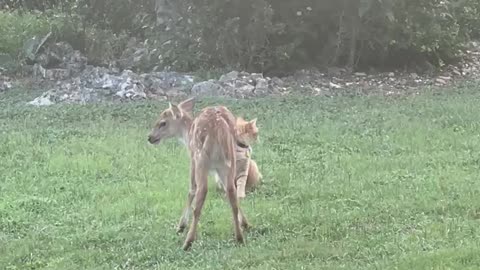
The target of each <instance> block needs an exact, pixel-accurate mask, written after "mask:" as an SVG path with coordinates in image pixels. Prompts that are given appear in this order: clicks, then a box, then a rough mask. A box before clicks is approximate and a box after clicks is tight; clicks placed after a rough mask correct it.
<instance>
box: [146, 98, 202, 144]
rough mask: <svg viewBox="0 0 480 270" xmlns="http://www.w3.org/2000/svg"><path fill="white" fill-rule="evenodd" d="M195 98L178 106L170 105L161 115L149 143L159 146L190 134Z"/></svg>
mask: <svg viewBox="0 0 480 270" xmlns="http://www.w3.org/2000/svg"><path fill="white" fill-rule="evenodd" d="M194 106H195V100H194V98H189V99H187V100H184V101H182V102H180V103H179V104H178V105H174V104H171V103H169V107H168V108H167V109H165V110H164V111H162V112H161V113H160V116H159V117H158V119H157V120H156V122H155V124H154V126H153V128H152V130H151V132H150V134H149V135H148V142H150V143H151V144H159V143H160V141H161V140H164V139H168V138H172V137H175V138H182V137H183V136H184V134H185V132H188V129H189V128H190V126H189V125H190V124H191V121H192V115H193V107H194Z"/></svg>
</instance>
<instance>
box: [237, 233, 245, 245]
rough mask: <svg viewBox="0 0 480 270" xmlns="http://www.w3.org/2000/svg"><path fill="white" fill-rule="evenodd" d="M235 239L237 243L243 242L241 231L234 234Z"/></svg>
mask: <svg viewBox="0 0 480 270" xmlns="http://www.w3.org/2000/svg"><path fill="white" fill-rule="evenodd" d="M235 240H237V243H239V244H242V245H243V244H245V238H243V234H241V233H240V234H237V235H236V237H235Z"/></svg>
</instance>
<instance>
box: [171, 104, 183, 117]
mask: <svg viewBox="0 0 480 270" xmlns="http://www.w3.org/2000/svg"><path fill="white" fill-rule="evenodd" d="M168 108H169V109H170V110H171V111H172V114H173V118H181V117H182V111H181V110H180V109H179V108H178V106H177V105H175V104H172V103H170V102H168Z"/></svg>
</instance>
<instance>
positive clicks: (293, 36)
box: [0, 0, 480, 73]
mask: <svg viewBox="0 0 480 270" xmlns="http://www.w3.org/2000/svg"><path fill="white" fill-rule="evenodd" d="M6 2H7V3H8V5H6V4H4V5H3V8H4V9H5V10H10V11H12V10H17V11H26V12H17V13H12V14H7V13H6V12H3V13H2V14H3V15H2V16H3V17H4V18H3V20H6V16H16V18H13V17H12V18H10V19H9V20H8V21H9V22H7V24H2V26H0V29H1V30H0V31H2V33H3V32H6V34H7V35H6V37H7V40H6V41H2V42H3V43H2V44H1V45H0V51H3V52H5V51H6V52H13V51H14V49H15V48H18V47H16V45H18V44H19V43H21V41H22V40H24V39H25V36H29V35H31V34H32V32H39V33H43V32H45V31H47V30H46V29H45V28H46V27H47V26H48V25H51V23H50V22H48V23H47V21H48V20H54V21H57V19H55V18H56V17H57V16H56V15H57V14H60V15H61V16H64V17H65V18H68V20H67V21H65V20H64V21H63V23H64V24H66V25H67V26H68V27H66V28H64V29H63V30H61V31H58V32H59V33H62V34H64V35H66V36H62V38H69V39H70V40H73V41H75V42H74V43H75V44H77V47H78V48H79V49H81V50H83V51H84V52H87V54H89V56H90V58H91V59H94V60H95V61H98V62H105V61H107V60H111V59H113V58H115V57H118V55H120V54H121V51H122V50H123V49H124V47H125V46H126V44H127V42H126V40H127V39H128V38H130V37H135V38H137V39H139V40H142V41H145V42H144V44H145V45H146V47H147V48H146V49H147V51H148V52H149V55H150V56H151V57H148V60H146V62H147V63H145V64H144V65H142V66H143V67H144V68H152V67H154V66H160V67H163V68H173V69H176V70H198V69H206V68H235V69H245V70H248V71H262V72H274V73H278V72H284V71H289V70H292V69H296V68H303V67H308V66H329V65H335V66H347V67H349V68H350V69H354V68H355V67H359V66H360V67H363V66H364V67H367V66H385V65H394V66H402V65H407V64H411V63H413V64H418V63H420V64H422V62H428V63H430V64H433V65H435V66H439V65H442V64H443V63H445V62H448V61H453V60H455V59H456V57H457V56H459V55H460V51H461V49H462V46H463V45H464V44H465V42H466V41H468V40H469V39H470V38H472V37H473V38H477V37H480V30H479V29H480V2H479V1H476V0H444V1H440V0H396V1H394V0H325V1H312V0H298V1H286V0H280V1H274V0H230V1H222V0H195V1H193V0H185V1H172V0H140V1H137V0H105V1H88V0H70V1H57V0H43V1H37V0H36V1H33V0H25V1H15V0H11V1H6ZM42 3H43V4H42ZM6 6H8V9H7V7H6ZM37 10H41V11H42V12H43V13H42V14H41V15H37V13H36V12H35V11H37ZM51 10H55V11H56V12H55V15H53V14H52V13H50V14H49V13H48V12H49V11H51ZM31 12H34V13H31ZM33 14H35V15H33ZM62 14H64V15H62ZM39 16H40V17H41V18H42V20H43V21H42V22H41V23H40V24H29V23H28V22H29V20H39V19H38V17H39ZM22 20H24V21H22ZM25 25H28V27H30V28H31V27H33V28H31V29H29V30H28V31H26V32H24V34H22V35H21V36H20V37H16V36H15V37H14V35H13V34H12V33H16V32H18V30H22V29H23V28H24V26H25ZM57 25H58V24H57ZM71 26H74V27H73V28H72V27H71ZM75 26H76V28H75ZM28 27H27V28H28ZM9 31H10V32H9ZM72 33H73V34H72ZM69 34H70V36H69V37H68V35H69ZM78 37H80V38H78ZM76 39H80V40H76Z"/></svg>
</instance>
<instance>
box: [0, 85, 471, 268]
mask: <svg viewBox="0 0 480 270" xmlns="http://www.w3.org/2000/svg"><path fill="white" fill-rule="evenodd" d="M478 88H479V87H478V86H477V85H470V86H469V88H468V89H461V90H459V89H451V90H445V92H443V93H441V94H439V95H434V94H428V93H427V94H422V95H420V96H416V97H406V98H384V97H353V98H349V97H335V98H325V97H323V98H322V97H317V98H312V97H309V98H294V97H290V98H285V99H284V98H277V99H260V100H255V101H231V100H220V99H218V100H207V101H202V102H199V103H197V108H196V109H197V111H198V109H200V108H202V107H204V106H206V105H210V104H225V105H227V106H229V108H231V109H232V111H234V112H235V113H236V114H238V115H242V116H244V117H246V118H247V119H251V118H253V117H257V118H258V125H259V128H260V139H261V141H260V142H259V143H258V144H257V145H255V146H254V150H253V158H254V159H256V160H257V162H258V164H259V167H260V169H261V171H262V173H263V176H264V182H263V184H262V185H261V186H260V187H259V189H258V190H257V191H255V192H254V193H251V194H249V195H248V196H247V199H246V200H245V201H244V202H243V203H242V206H243V208H244V210H245V212H246V214H247V216H248V217H249V220H250V222H251V223H252V225H253V227H252V229H251V230H250V231H248V232H246V234H245V235H246V240H247V242H246V245H244V246H237V245H236V244H235V242H234V241H233V228H232V222H231V211H230V207H229V206H228V204H227V203H226V202H225V201H223V199H222V197H221V196H220V195H219V194H218V193H217V192H216V190H215V185H214V181H213V179H212V178H211V179H210V180H211V181H210V185H209V193H208V195H207V200H206V204H205V207H204V210H203V213H202V216H201V220H200V227H199V235H198V239H197V241H196V242H195V243H194V245H193V249H192V250H191V251H190V252H184V251H182V250H181V245H182V242H183V240H184V237H185V235H177V234H176V233H175V225H176V223H177V221H178V218H179V217H180V214H181V210H182V207H183V205H184V204H185V200H186V195H187V191H188V182H189V169H188V167H189V162H188V155H187V152H186V149H184V147H183V146H182V145H180V144H179V143H178V142H177V141H175V140H170V141H168V143H163V144H161V145H158V146H152V145H149V144H148V143H147V140H146V139H147V134H148V132H149V129H150V127H151V124H152V123H153V121H154V120H155V117H156V116H157V115H158V113H159V112H160V111H161V110H162V109H164V108H166V106H167V103H166V102H134V103H124V104H111V105H88V106H80V105H55V106H51V107H48V108H32V107H27V106H25V105H24V104H25V102H24V101H25V100H28V99H27V97H31V96H32V95H33V93H26V94H21V95H19V94H15V91H12V92H10V93H7V94H0V100H1V101H0V158H1V160H0V269H295V270H297V269H479V268H480V91H478V90H477V89H478ZM16 91H20V90H16ZM2 95H3V96H2Z"/></svg>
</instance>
